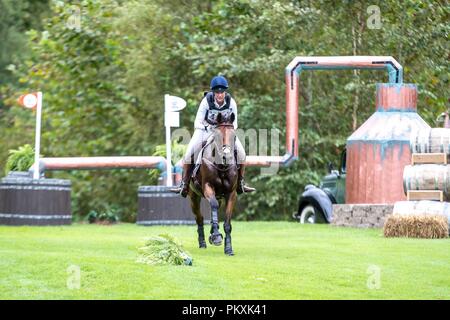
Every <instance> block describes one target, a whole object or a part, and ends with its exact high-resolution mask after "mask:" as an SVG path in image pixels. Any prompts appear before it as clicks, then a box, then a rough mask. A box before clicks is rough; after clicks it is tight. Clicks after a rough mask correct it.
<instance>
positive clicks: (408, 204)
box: [392, 200, 450, 229]
mask: <svg viewBox="0 0 450 320" xmlns="http://www.w3.org/2000/svg"><path fill="white" fill-rule="evenodd" d="M392 214H393V215H400V216H410V215H423V216H428V215H430V216H434V215H439V216H440V215H442V216H445V217H446V218H447V221H448V224H449V229H450V203H448V202H440V201H430V200H420V201H398V202H396V203H395V204H394V210H393V213H392Z"/></svg>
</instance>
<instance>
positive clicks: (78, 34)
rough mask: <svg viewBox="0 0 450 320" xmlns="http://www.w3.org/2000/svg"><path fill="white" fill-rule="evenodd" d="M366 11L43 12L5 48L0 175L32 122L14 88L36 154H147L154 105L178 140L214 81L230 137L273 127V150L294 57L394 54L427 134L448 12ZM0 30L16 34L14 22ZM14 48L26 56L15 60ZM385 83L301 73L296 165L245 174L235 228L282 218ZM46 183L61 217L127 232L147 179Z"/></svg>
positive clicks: (253, 4) (218, 5)
mask: <svg viewBox="0 0 450 320" xmlns="http://www.w3.org/2000/svg"><path fill="white" fill-rule="evenodd" d="M16 2H17V3H23V6H24V7H27V5H26V3H28V2H30V3H31V1H16ZM1 3H9V1H6V0H3V1H1ZM371 4H372V3H369V2H367V3H365V2H356V3H355V2H352V1H341V2H339V3H336V2H332V1H325V0H322V1H314V2H311V1H289V0H280V1H272V2H271V4H270V5H267V1H263V0H252V1H250V0H248V1H242V0H228V1H225V0H223V1H222V0H221V1H172V0H168V1H162V0H157V1H155V0H144V1H119V0H102V1H101V0H85V1H73V2H70V3H66V4H65V3H64V2H62V1H53V2H51V12H49V13H48V14H47V17H48V18H46V19H44V20H43V22H42V26H43V27H42V28H43V29H42V30H41V29H39V28H40V25H28V29H32V30H30V31H29V32H28V33H27V40H26V46H25V47H26V48H27V50H23V48H24V46H21V47H19V46H16V47H15V48H16V51H14V50H13V49H11V50H10V51H9V52H10V54H11V56H14V57H15V58H16V59H15V60H14V59H13V61H12V62H11V59H9V60H5V61H7V63H8V65H9V67H8V71H7V72H8V75H9V76H8V77H9V78H8V79H17V81H13V80H10V81H9V80H8V81H9V82H8V81H7V83H6V85H4V86H3V88H2V89H1V91H0V92H2V100H3V102H2V103H4V104H5V107H4V108H3V109H0V130H1V132H2V135H1V136H0V166H3V165H4V163H5V162H4V161H5V160H6V156H7V150H8V149H11V148H17V146H18V145H22V144H24V143H25V142H28V143H30V142H31V141H32V140H31V139H32V137H33V128H34V124H33V121H34V120H33V115H32V113H30V112H28V111H27V110H23V109H19V108H17V107H14V105H15V99H16V98H17V96H18V95H19V93H22V92H24V91H25V90H41V91H43V92H44V109H45V110H44V123H43V137H42V138H43V142H42V152H43V153H45V154H46V155H48V156H96V155H149V154H152V153H153V152H154V151H155V149H154V148H155V146H157V145H160V144H162V143H164V129H163V128H164V127H163V112H162V110H163V96H164V94H165V93H170V94H173V95H177V96H180V97H183V98H185V99H186V100H187V101H188V107H187V108H186V109H185V110H183V111H182V116H181V117H182V119H181V120H182V126H184V127H185V128H187V129H189V130H191V132H192V130H193V120H194V117H195V113H196V111H197V106H198V103H199V101H200V99H201V97H202V95H203V92H204V91H205V90H207V89H208V85H209V80H210V78H211V77H212V76H214V75H217V74H223V75H225V76H227V77H228V79H229V81H230V85H231V93H232V95H233V96H234V97H235V99H236V101H237V103H238V110H239V115H238V123H239V127H240V128H243V129H256V130H257V129H271V128H274V129H278V130H280V142H281V144H283V142H284V136H285V132H284V126H285V113H284V110H285V91H284V90H285V84H284V68H285V66H286V65H287V64H288V63H289V62H290V61H291V60H292V59H293V58H294V57H295V56H298V55H391V56H394V57H395V58H396V59H397V60H398V61H399V62H400V63H401V64H402V65H403V66H404V71H405V79H404V81H405V82H411V83H417V84H418V85H419V104H418V110H419V113H420V114H421V115H422V116H423V117H424V119H425V120H426V121H428V122H429V123H430V124H431V125H434V119H435V118H436V116H437V115H439V113H441V112H443V111H444V110H445V108H446V101H447V99H448V97H449V91H448V88H449V54H450V50H449V41H448V34H449V29H450V26H449V24H448V20H449V12H450V6H449V5H448V3H447V1H431V0H424V1H417V0H408V1H402V2H397V1H383V2H380V3H379V4H378V5H379V8H380V12H381V22H382V26H381V27H380V28H378V29H371V28H369V27H368V25H369V24H368V22H367V21H368V19H369V18H370V13H369V12H368V11H367V8H368V7H369V5H371ZM74 18H75V19H74ZM77 19H79V21H80V24H79V27H74V25H73V23H72V22H73V21H77ZM8 21H9V20H8ZM68 22H71V23H68ZM6 23H7V25H6V26H8V27H9V26H11V27H13V26H14V28H19V27H20V28H21V29H20V28H19V30H23V27H21V26H23V25H24V21H22V20H20V19H18V21H9V22H6ZM1 26H2V31H3V30H4V29H5V28H6V27H5V24H4V23H3V24H1ZM0 34H1V33H0ZM22 36H23V34H22ZM24 39H25V37H24ZM24 41H25V40H24ZM19 48H21V49H19ZM18 51H26V56H27V58H26V59H25V60H24V58H21V57H22V56H20V55H17V54H15V52H18ZM5 63H6V62H5ZM0 66H1V62H0ZM0 75H2V77H3V76H4V75H5V71H4V70H0ZM4 79H6V78H4ZM386 80H387V76H386V74H385V73H384V72H382V71H376V72H372V71H355V72H352V71H336V72H330V71H320V72H304V73H303V74H302V75H301V81H300V82H301V83H300V87H301V88H300V89H301V99H300V101H299V103H300V144H299V156H300V157H299V158H300V159H299V160H298V161H297V162H295V163H294V165H293V166H291V167H289V168H282V169H280V170H279V172H278V174H277V175H271V176H267V175H266V176H263V175H261V174H260V171H259V169H252V168H250V169H249V170H247V180H250V181H251V184H252V185H254V186H256V188H257V189H258V192H256V193H254V194H251V195H248V196H247V195H246V196H245V197H241V198H240V203H239V206H240V210H239V212H238V218H240V219H247V220H252V219H286V218H288V217H290V215H291V213H292V212H293V211H295V209H296V204H297V200H298V196H299V192H300V191H301V190H302V188H303V186H304V185H305V184H308V183H311V182H313V183H317V182H318V181H319V179H320V177H321V176H322V175H323V174H324V173H325V168H326V164H327V163H328V162H329V161H333V162H335V163H337V161H338V157H339V154H340V150H341V148H342V146H343V145H345V141H346V138H347V137H348V136H349V135H350V134H351V133H352V132H353V130H354V129H356V128H357V127H358V126H359V125H361V124H362V123H363V122H364V121H365V120H366V119H367V118H368V116H370V114H371V113H372V112H373V110H374V104H375V102H374V90H375V85H374V84H375V83H377V82H385V81H386ZM4 82H5V81H4ZM0 83H1V82H0ZM16 143H17V144H16ZM247 144H248V141H247ZM283 148H284V146H283ZM283 153H284V150H280V151H279V154H283ZM57 175H58V177H68V178H70V179H71V180H72V181H73V186H74V194H73V195H74V206H75V207H74V211H75V213H77V214H79V215H86V214H87V213H88V212H89V211H90V210H92V209H95V210H99V211H103V210H107V211H111V210H115V211H117V212H118V214H120V215H122V218H123V219H125V220H128V221H132V220H133V219H134V217H135V212H136V190H137V187H138V186H139V185H143V184H149V183H152V182H154V179H152V177H151V176H149V175H148V174H147V173H145V172H143V171H139V170H114V171H108V172H102V171H92V172H80V171H78V172H70V173H58V174H57Z"/></svg>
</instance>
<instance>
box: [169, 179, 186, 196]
mask: <svg viewBox="0 0 450 320" xmlns="http://www.w3.org/2000/svg"><path fill="white" fill-rule="evenodd" d="M170 192H174V193H179V194H180V196H182V197H183V198H186V196H187V194H188V193H189V184H186V183H184V181H181V183H180V185H179V186H178V187H175V188H172V189H170Z"/></svg>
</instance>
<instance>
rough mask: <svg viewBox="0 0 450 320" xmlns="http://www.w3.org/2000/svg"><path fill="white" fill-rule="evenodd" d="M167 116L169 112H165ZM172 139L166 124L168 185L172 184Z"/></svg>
mask: <svg viewBox="0 0 450 320" xmlns="http://www.w3.org/2000/svg"><path fill="white" fill-rule="evenodd" d="M165 115H166V117H167V116H168V113H167V112H166V113H165ZM171 144H172V143H171V140H170V126H166V155H167V157H166V159H167V180H166V185H167V186H168V187H171V186H172V146H171Z"/></svg>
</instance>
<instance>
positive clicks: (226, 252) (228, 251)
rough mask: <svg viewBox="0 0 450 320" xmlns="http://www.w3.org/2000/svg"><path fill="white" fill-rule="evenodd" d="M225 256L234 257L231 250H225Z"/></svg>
mask: <svg viewBox="0 0 450 320" xmlns="http://www.w3.org/2000/svg"><path fill="white" fill-rule="evenodd" d="M225 254H226V255H227V256H230V257H231V256H234V252H233V250H227V251H225Z"/></svg>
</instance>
